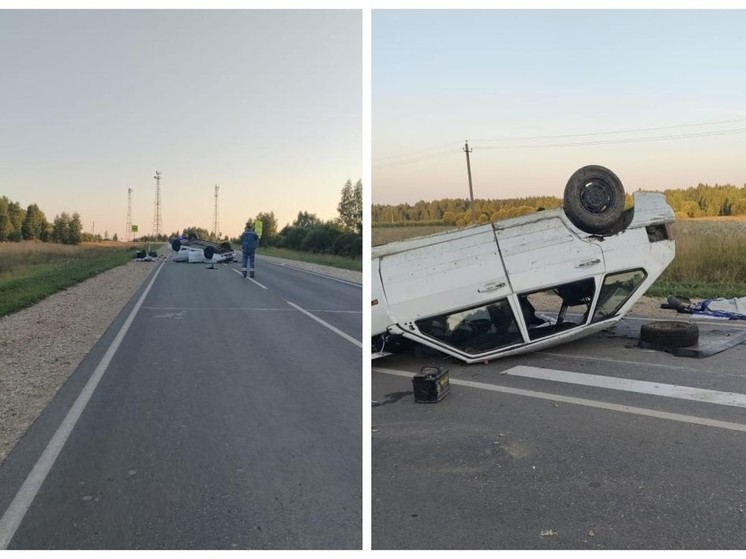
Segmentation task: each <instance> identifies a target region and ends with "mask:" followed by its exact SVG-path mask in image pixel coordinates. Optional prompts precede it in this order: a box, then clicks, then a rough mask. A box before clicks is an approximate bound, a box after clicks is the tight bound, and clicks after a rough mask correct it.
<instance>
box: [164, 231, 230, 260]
mask: <svg viewBox="0 0 746 559" xmlns="http://www.w3.org/2000/svg"><path fill="white" fill-rule="evenodd" d="M170 244H171V249H172V250H173V251H174V252H175V253H176V254H175V255H174V258H173V260H174V262H190V263H203V262H206V263H208V264H218V263H220V262H235V261H236V253H235V251H234V250H233V248H232V247H231V244H230V243H229V242H228V241H225V242H222V243H214V242H212V241H205V240H201V239H198V238H197V237H196V236H191V237H189V238H188V239H180V238H179V239H173V240H171V241H170Z"/></svg>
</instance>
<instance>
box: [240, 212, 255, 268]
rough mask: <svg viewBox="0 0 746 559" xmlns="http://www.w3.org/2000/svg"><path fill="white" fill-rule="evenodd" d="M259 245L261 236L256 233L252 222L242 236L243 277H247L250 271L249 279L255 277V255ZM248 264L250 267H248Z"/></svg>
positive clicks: (248, 222) (249, 222) (247, 224)
mask: <svg viewBox="0 0 746 559" xmlns="http://www.w3.org/2000/svg"><path fill="white" fill-rule="evenodd" d="M258 244H259V235H257V234H256V233H255V232H254V226H253V224H252V223H251V221H247V222H246V229H245V230H244V232H243V235H241V251H242V252H243V265H242V267H241V272H242V273H243V277H246V272H247V270H248V272H249V277H252V278H253V277H254V253H255V252H256V247H257V245H258ZM247 264H248V267H247Z"/></svg>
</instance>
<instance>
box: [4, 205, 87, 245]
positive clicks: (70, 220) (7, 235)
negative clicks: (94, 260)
mask: <svg viewBox="0 0 746 559" xmlns="http://www.w3.org/2000/svg"><path fill="white" fill-rule="evenodd" d="M90 237H92V236H91V235H90V234H89V233H84V232H83V223H82V222H81V220H80V215H79V214H78V212H73V213H72V214H69V213H67V212H62V213H61V214H59V215H56V216H55V217H54V219H53V220H52V221H51V222H50V221H49V220H47V216H46V215H45V214H44V212H43V211H42V210H41V209H40V208H39V206H38V205H37V204H30V205H29V206H28V207H27V208H26V209H25V210H24V209H23V207H22V206H21V204H19V203H18V202H13V201H11V200H10V199H9V198H8V197H7V196H2V197H0V242H20V241H42V242H46V243H62V244H68V245H76V244H78V243H80V242H82V241H87V240H93V239H91V238H90Z"/></svg>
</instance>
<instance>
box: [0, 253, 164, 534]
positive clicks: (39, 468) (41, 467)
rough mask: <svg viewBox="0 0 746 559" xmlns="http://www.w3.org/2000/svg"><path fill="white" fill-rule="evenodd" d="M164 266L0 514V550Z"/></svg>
mask: <svg viewBox="0 0 746 559" xmlns="http://www.w3.org/2000/svg"><path fill="white" fill-rule="evenodd" d="M163 264H165V261H163V262H162V263H161V265H160V266H159V268H158V269H157V270H156V272H155V274H154V275H153V278H152V279H151V280H150V283H149V284H148V286H147V287H146V288H145V291H143V293H142V295H141V296H140V299H138V301H137V303H136V304H135V306H134V308H133V309H132V311H130V314H129V316H128V317H127V319H126V320H125V321H124V324H122V327H121V328H120V329H119V332H117V335H116V336H115V337H114V340H113V341H112V343H111V345H110V346H109V349H107V350H106V353H105V354H104V356H103V357H102V358H101V361H100V362H99V364H98V365H97V366H96V369H95V370H94V371H93V374H92V375H91V377H90V378H89V379H88V382H87V383H86V385H85V386H84V387H83V390H82V391H81V392H80V395H78V398H77V399H76V400H75V403H74V404H73V405H72V407H71V408H70V411H68V412H67V415H66V416H65V418H64V419H63V420H62V423H60V426H59V427H58V428H57V431H56V432H55V434H54V436H53V437H52V439H51V440H50V441H49V443H48V444H47V447H46V448H45V449H44V452H42V454H41V456H40V457H39V459H38V460H37V461H36V464H34V467H33V468H32V469H31V472H30V473H29V475H28V477H27V478H26V480H25V481H24V482H23V485H21V488H20V489H19V490H18V493H17V494H16V496H15V498H14V499H13V502H11V503H10V506H9V507H8V510H6V511H5V514H3V516H2V518H0V549H7V547H8V544H10V540H11V539H13V535H14V534H15V533H16V530H17V529H18V526H20V524H21V522H22V521H23V518H24V516H26V512H28V509H29V507H30V506H31V503H32V502H33V500H34V498H35V497H36V494H37V493H38V492H39V488H41V485H42V484H43V483H44V480H45V479H46V477H47V475H48V474H49V471H50V470H51V469H52V466H53V465H54V462H55V461H56V460H57V457H58V456H59V454H60V452H61V451H62V447H64V446H65V443H66V442H67V439H68V437H69V436H70V433H71V432H72V430H73V429H74V428H75V425H76V424H77V422H78V419H80V416H81V414H82V413H83V410H84V409H85V407H86V405H87V404H88V401H89V400H90V399H91V396H92V395H93V391H94V390H96V387H97V386H98V383H99V381H100V380H101V378H102V377H103V376H104V373H105V372H106V369H107V368H108V366H109V363H111V360H112V358H113V357H114V354H115V353H116V351H117V349H118V348H119V346H120V344H121V343H122V340H123V339H124V336H125V335H126V334H127V331H128V330H129V328H130V326H131V325H132V322H133V321H134V319H135V315H137V312H138V311H139V310H140V307H141V306H142V302H143V301H144V300H145V297H147V295H148V293H149V292H150V288H151V287H152V286H153V283H154V282H155V279H156V278H157V277H158V274H159V273H160V271H161V268H163Z"/></svg>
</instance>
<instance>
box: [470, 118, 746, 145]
mask: <svg viewBox="0 0 746 559" xmlns="http://www.w3.org/2000/svg"><path fill="white" fill-rule="evenodd" d="M734 122H746V118H738V119H733V120H718V121H713V122H698V123H693V124H674V125H671V126H655V127H651V128H630V129H628V130H611V131H607V132H586V133H583V134H558V135H555V136H524V137H513V138H477V139H474V140H472V141H473V142H515V141H525V140H554V139H557V138H580V137H583V136H606V135H609V134H629V133H631V132H653V131H656V130H673V129H676V128H692V127H696V126H712V125H715V124H732V123H734Z"/></svg>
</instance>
